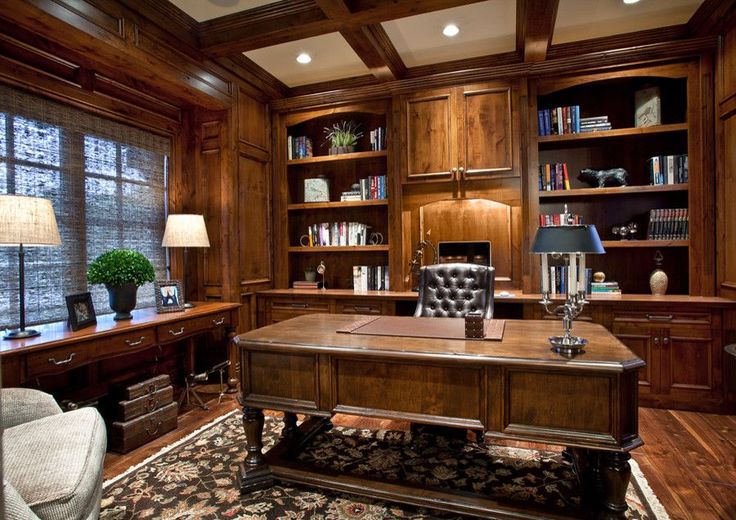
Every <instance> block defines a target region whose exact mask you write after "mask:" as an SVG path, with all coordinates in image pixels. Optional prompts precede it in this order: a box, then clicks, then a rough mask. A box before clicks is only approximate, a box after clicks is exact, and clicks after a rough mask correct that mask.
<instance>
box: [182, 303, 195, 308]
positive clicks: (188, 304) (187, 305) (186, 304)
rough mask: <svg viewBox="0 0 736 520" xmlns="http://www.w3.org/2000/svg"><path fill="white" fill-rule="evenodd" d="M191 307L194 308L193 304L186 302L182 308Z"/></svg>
mask: <svg viewBox="0 0 736 520" xmlns="http://www.w3.org/2000/svg"><path fill="white" fill-rule="evenodd" d="M192 307H194V304H193V303H189V302H187V303H185V304H184V308H185V309H191V308H192Z"/></svg>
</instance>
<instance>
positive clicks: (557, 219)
mask: <svg viewBox="0 0 736 520" xmlns="http://www.w3.org/2000/svg"><path fill="white" fill-rule="evenodd" d="M567 218H568V222H565V220H564V219H565V213H540V214H539V226H540V227H550V226H570V225H572V226H579V225H581V224H583V216H582V215H578V214H576V213H568V214H567Z"/></svg>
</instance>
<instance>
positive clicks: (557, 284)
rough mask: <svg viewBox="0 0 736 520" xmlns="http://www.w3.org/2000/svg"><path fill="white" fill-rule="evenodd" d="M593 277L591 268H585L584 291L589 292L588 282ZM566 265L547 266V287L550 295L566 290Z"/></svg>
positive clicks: (589, 282)
mask: <svg viewBox="0 0 736 520" xmlns="http://www.w3.org/2000/svg"><path fill="white" fill-rule="evenodd" d="M592 279H593V269H591V268H586V269H585V292H586V294H590V284H591V281H592ZM567 281H568V267H567V266H566V265H551V266H549V284H550V285H549V289H550V293H551V294H552V295H555V294H565V293H566V292H567Z"/></svg>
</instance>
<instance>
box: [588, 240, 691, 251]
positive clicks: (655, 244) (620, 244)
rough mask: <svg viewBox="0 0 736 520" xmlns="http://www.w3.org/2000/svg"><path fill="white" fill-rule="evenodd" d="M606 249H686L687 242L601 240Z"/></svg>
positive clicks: (688, 243)
mask: <svg viewBox="0 0 736 520" xmlns="http://www.w3.org/2000/svg"><path fill="white" fill-rule="evenodd" d="M601 243H602V244H603V247H604V248H606V249H624V248H631V247H651V248H660V247H688V246H689V245H690V241H689V240H603V241H602V242H601Z"/></svg>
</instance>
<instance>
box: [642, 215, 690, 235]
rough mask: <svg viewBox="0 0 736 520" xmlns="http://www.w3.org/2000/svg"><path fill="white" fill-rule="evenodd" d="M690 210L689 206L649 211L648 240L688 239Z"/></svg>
mask: <svg viewBox="0 0 736 520" xmlns="http://www.w3.org/2000/svg"><path fill="white" fill-rule="evenodd" d="M689 218H690V217H689V212H688V210H687V208H668V209H653V210H650V211H649V226H648V227H647V239H648V240H687V239H688V238H689V237H690V235H689V231H688V223H689Z"/></svg>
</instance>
